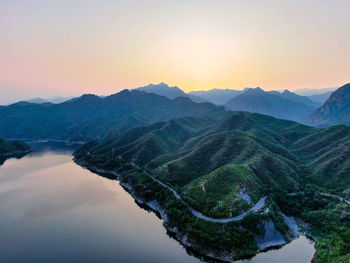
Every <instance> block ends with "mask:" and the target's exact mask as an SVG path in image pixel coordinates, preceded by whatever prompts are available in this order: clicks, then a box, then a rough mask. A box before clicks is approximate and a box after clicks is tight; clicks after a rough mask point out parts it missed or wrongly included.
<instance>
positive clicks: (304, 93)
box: [294, 88, 337, 96]
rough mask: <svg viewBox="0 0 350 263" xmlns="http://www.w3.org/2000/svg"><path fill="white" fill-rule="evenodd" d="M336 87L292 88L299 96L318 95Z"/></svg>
mask: <svg viewBox="0 0 350 263" xmlns="http://www.w3.org/2000/svg"><path fill="white" fill-rule="evenodd" d="M336 89H337V88H324V89H296V90H294V93H295V94H297V95H301V96H312V95H318V94H323V93H327V92H333V91H335V90H336Z"/></svg>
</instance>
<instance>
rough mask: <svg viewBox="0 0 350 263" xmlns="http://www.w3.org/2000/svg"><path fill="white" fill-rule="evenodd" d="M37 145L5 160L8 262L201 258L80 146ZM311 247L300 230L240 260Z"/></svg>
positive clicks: (1, 184) (2, 242)
mask: <svg viewBox="0 0 350 263" xmlns="http://www.w3.org/2000/svg"><path fill="white" fill-rule="evenodd" d="M33 145H34V148H35V149H36V150H35V152H34V153H32V154H30V155H27V156H26V157H24V158H22V159H9V160H7V161H6V162H5V163H4V165H2V166H0V258H1V260H0V261H1V262H38V261H41V262H123V263H124V262H125V263H128V262H133V263H137V262H145V263H147V262H152V263H158V262H159V263H160V262H169V263H172V262H174V263H175V262H190V263H191V262H197V263H198V262H200V260H199V259H197V258H196V257H193V256H190V255H189V254H187V252H186V250H185V249H184V248H183V247H182V246H181V245H179V243H178V242H177V241H175V240H174V239H172V238H170V237H168V236H167V234H166V231H165V229H164V228H163V226H162V222H161V220H159V218H158V217H157V216H156V215H155V214H154V213H150V212H147V211H146V210H143V209H141V208H140V207H138V206H137V204H136V203H135V202H134V200H133V199H132V197H131V196H130V195H129V194H128V193H127V192H126V191H125V190H124V189H123V188H122V187H121V186H120V185H119V183H118V181H115V180H110V179H107V178H104V177H101V176H99V175H96V174H94V173H91V172H89V171H88V170H85V169H83V168H81V167H79V166H78V165H76V164H74V162H73V161H72V155H71V151H72V149H73V148H74V147H73V146H64V147H62V145H59V144H56V145H52V144H47V143H46V144H45V143H40V144H33ZM58 146H59V147H58ZM312 254H313V245H312V244H310V242H309V241H308V240H306V239H305V238H300V239H298V240H296V241H294V242H292V243H291V244H289V245H287V246H285V247H283V248H282V249H279V250H273V251H269V252H267V253H262V254H259V255H258V256H256V257H254V258H253V259H251V260H249V261H240V262H251V263H273V262H279V263H283V262H285V263H287V262H288V263H302V262H305V263H306V262H310V259H311V257H312Z"/></svg>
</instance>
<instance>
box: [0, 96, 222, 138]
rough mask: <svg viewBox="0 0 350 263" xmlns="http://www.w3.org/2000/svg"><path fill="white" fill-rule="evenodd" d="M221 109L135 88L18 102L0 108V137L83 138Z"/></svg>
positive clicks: (117, 132)
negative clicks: (41, 101) (103, 94)
mask: <svg viewBox="0 0 350 263" xmlns="http://www.w3.org/2000/svg"><path fill="white" fill-rule="evenodd" d="M224 112H225V110H224V108H222V107H217V106H215V105H213V104H210V103H194V102H193V101H191V100H190V99H188V98H183V97H179V98H175V99H168V98H166V97H163V96H159V95H156V94H149V93H146V92H142V91H136V90H133V91H129V90H123V91H121V92H119V93H116V94H113V95H111V96H108V97H105V98H101V97H98V96H96V95H92V94H86V95H83V96H81V97H79V98H75V99H72V100H69V101H66V102H63V103H60V104H52V103H44V104H33V103H27V102H19V103H16V104H12V105H9V106H6V107H0V127H1V129H0V137H3V138H29V139H39V138H49V139H61V140H71V141H86V140H89V139H93V138H95V139H102V138H105V137H107V136H110V135H118V134H120V133H123V132H125V131H127V130H129V129H131V128H134V127H137V126H140V125H147V124H150V123H154V122H157V121H162V120H168V119H172V118H178V117H183V116H198V115H202V114H207V113H213V114H215V113H224Z"/></svg>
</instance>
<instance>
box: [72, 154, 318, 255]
mask: <svg viewBox="0 0 350 263" xmlns="http://www.w3.org/2000/svg"><path fill="white" fill-rule="evenodd" d="M73 161H74V162H75V163H76V164H77V165H79V166H81V167H82V168H84V169H87V170H89V171H91V172H93V173H97V174H100V175H103V174H104V175H109V176H113V178H115V179H117V180H118V181H119V184H120V185H121V186H122V187H123V188H124V189H125V191H127V192H128V193H129V194H130V195H131V196H132V197H133V199H134V200H135V202H136V203H137V204H138V205H139V206H140V207H141V208H144V209H145V208H146V209H147V210H150V211H152V212H154V213H155V214H156V215H157V216H158V217H159V218H160V219H161V220H163V223H162V225H163V226H164V228H165V229H166V231H167V233H168V234H169V235H170V236H171V237H173V238H174V239H175V240H177V241H178V242H179V243H180V244H181V245H182V246H183V247H184V248H185V249H186V250H188V251H190V252H191V253H193V254H194V255H195V256H197V257H203V258H204V259H207V260H214V261H217V262H234V261H237V260H242V259H249V258H252V257H254V256H256V255H257V254H258V253H262V252H267V251H269V250H275V249H280V248H282V247H283V246H285V245H287V244H289V243H290V242H292V241H293V240H295V239H297V238H299V237H300V236H301V235H302V233H301V232H300V233H299V234H298V235H297V236H294V237H293V238H291V239H290V240H285V243H284V244H277V245H271V246H268V247H265V248H264V249H258V250H257V251H256V253H255V254H254V255H247V256H242V257H239V258H235V259H234V258H233V257H232V256H231V255H230V253H228V252H222V251H210V252H207V253H204V252H203V251H199V250H197V249H196V247H195V246H196V245H195V241H192V242H191V240H189V239H188V237H187V235H186V234H183V233H180V232H178V230H177V227H171V226H169V225H168V217H167V213H166V211H165V209H164V208H162V207H161V206H160V205H159V203H158V201H157V200H151V201H147V200H144V199H142V198H139V197H138V196H137V195H136V193H135V192H134V189H133V186H132V185H130V184H128V183H125V182H122V180H121V175H120V174H119V173H118V172H116V171H113V170H105V169H101V168H98V167H96V166H94V165H91V164H88V163H86V162H84V161H80V160H77V159H76V158H75V157H74V158H73ZM142 206H143V207H142ZM304 236H306V237H307V238H308V235H307V234H304ZM316 251H317V248H316V246H315V253H314V255H313V257H312V260H311V261H310V262H314V261H313V260H314V257H315V254H316ZM216 253H221V254H222V256H217V255H215V254H216Z"/></svg>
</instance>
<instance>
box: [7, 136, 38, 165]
mask: <svg viewBox="0 0 350 263" xmlns="http://www.w3.org/2000/svg"><path fill="white" fill-rule="evenodd" d="M30 149H31V148H30V146H29V145H28V144H26V143H25V142H23V141H5V140H3V139H0V164H2V163H3V162H4V161H5V160H6V159H7V158H10V157H20V156H23V155H25V154H26V153H28V152H30Z"/></svg>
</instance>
